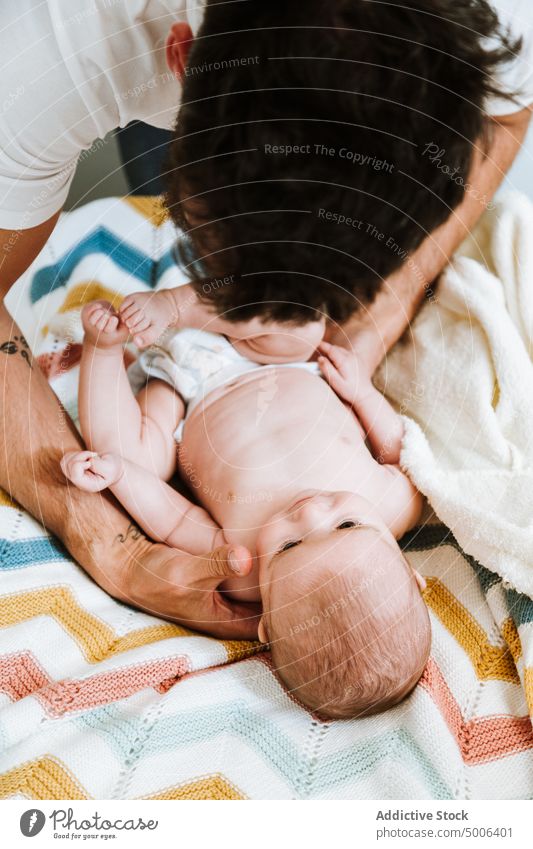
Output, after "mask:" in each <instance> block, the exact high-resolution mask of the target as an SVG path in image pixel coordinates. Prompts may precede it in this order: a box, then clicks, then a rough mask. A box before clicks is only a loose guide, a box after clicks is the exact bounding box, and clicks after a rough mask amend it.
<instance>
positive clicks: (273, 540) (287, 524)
mask: <svg viewBox="0 0 533 849" xmlns="http://www.w3.org/2000/svg"><path fill="white" fill-rule="evenodd" d="M361 526H370V527H373V528H376V529H377V530H379V531H380V532H383V533H384V534H388V535H389V536H391V534H390V531H389V529H388V528H387V527H386V525H385V524H384V522H383V520H382V519H381V516H380V515H379V513H378V512H377V511H376V510H375V509H374V507H373V506H372V504H371V503H370V502H369V501H367V500H366V498H363V497H362V496H360V495H356V494H355V493H353V492H327V491H320V490H316V489H314V490H307V491H306V492H302V493H300V494H299V495H298V497H297V498H296V499H295V500H294V502H293V503H292V504H290V505H289V506H288V507H286V508H285V509H284V510H281V511H280V512H279V513H274V514H273V515H272V516H271V517H270V518H269V519H268V521H267V522H266V523H265V524H264V525H263V526H262V527H261V528H260V529H259V533H258V535H257V540H256V548H257V554H258V557H259V563H260V568H261V567H262V571H263V572H264V571H265V569H266V567H267V565H269V564H271V563H272V561H273V560H274V559H276V558H278V557H280V556H281V555H284V554H285V553H286V552H288V551H290V550H291V549H293V548H296V547H297V546H301V545H303V546H308V545H311V544H314V543H317V542H320V541H324V542H327V541H328V540H329V541H330V542H333V538H334V537H335V536H336V534H338V533H339V532H343V531H354V530H356V529H357V528H360V527H361ZM391 538H392V539H394V538H393V537H392V536H391Z"/></svg>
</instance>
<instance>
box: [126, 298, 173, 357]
mask: <svg viewBox="0 0 533 849" xmlns="http://www.w3.org/2000/svg"><path fill="white" fill-rule="evenodd" d="M119 313H120V317H121V319H122V321H123V322H124V324H125V325H126V327H127V328H128V330H129V331H130V333H131V334H132V336H133V341H134V342H135V344H136V345H137V346H138V347H139V348H146V347H148V346H149V345H153V344H154V342H157V340H158V339H159V338H160V336H161V335H162V333H164V331H165V330H166V329H167V327H170V326H172V325H173V324H175V323H176V321H177V319H178V314H177V309H176V305H175V303H174V299H173V297H172V294H171V292H170V290H168V289H161V290H160V291H159V292H134V293H133V295H128V296H127V297H126V298H124V300H123V301H122V303H121V305H120V308H119Z"/></svg>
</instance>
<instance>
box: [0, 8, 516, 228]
mask: <svg viewBox="0 0 533 849" xmlns="http://www.w3.org/2000/svg"><path fill="white" fill-rule="evenodd" d="M204 2H205V0H1V5H2V11H1V17H0V228H4V229H7V230H17V229H25V228H28V227H34V226H36V225H37V224H40V223H42V222H43V221H46V220H47V219H48V218H50V216H51V215H53V214H54V213H55V212H57V210H58V209H60V208H61V207H62V206H63V203H64V202H65V199H66V197H67V194H68V190H69V186H70V183H71V181H72V177H73V175H74V171H75V168H76V163H77V160H78V158H79V156H80V153H81V152H82V151H84V150H88V149H89V148H90V147H91V145H92V144H93V143H94V141H95V140H96V139H98V138H102V137H103V136H105V135H106V134H107V133H108V132H109V131H110V130H113V129H115V128H116V127H124V126H125V125H126V124H127V123H129V121H132V120H133V119H139V120H142V121H145V122H146V123H148V124H152V125H153V126H155V127H162V128H166V129H170V128H171V127H172V126H173V125H174V122H175V120H176V115H177V111H178V106H179V101H180V95H181V85H180V83H179V82H178V81H177V80H176V79H175V77H174V76H173V75H172V74H171V72H170V71H169V69H168V67H167V64H166V59H165V41H166V37H167V35H168V32H169V30H170V27H171V25H172V24H173V23H174V22H176V21H182V22H188V23H189V24H190V26H191V29H192V31H193V33H194V34H196V33H197V32H198V29H199V26H200V24H201V20H202V16H203V11H204ZM531 2H532V0H492V5H493V6H494V7H495V8H496V10H497V11H498V13H499V17H500V20H501V22H502V23H503V24H504V25H509V26H510V27H511V28H512V32H513V34H514V35H522V36H523V38H524V47H523V50H522V52H521V54H520V55H519V57H518V58H517V59H516V60H515V61H513V62H512V63H509V65H508V66H506V67H505V68H504V69H503V72H502V73H501V74H500V83H503V85H505V86H506V87H508V88H509V90H511V89H512V90H515V89H516V88H522V90H523V94H522V97H521V100H520V103H519V104H518V105H515V104H513V103H508V102H506V101H504V100H502V99H501V98H494V99H493V100H492V101H491V102H490V103H488V104H487V110H486V111H487V112H488V113H489V114H492V115H501V114H509V113H511V112H514V111H517V110H519V109H521V108H522V107H523V106H526V105H529V104H530V103H533V20H532V17H533V15H532V11H531V8H530V6H531Z"/></svg>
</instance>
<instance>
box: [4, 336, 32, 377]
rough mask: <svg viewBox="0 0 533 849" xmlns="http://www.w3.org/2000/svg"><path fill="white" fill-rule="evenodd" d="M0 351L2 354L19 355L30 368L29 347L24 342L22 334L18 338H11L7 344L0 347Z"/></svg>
mask: <svg viewBox="0 0 533 849" xmlns="http://www.w3.org/2000/svg"><path fill="white" fill-rule="evenodd" d="M0 351H1V352H2V353H3V354H20V356H21V357H22V359H23V360H26V362H27V363H28V365H29V367H30V368H32V364H31V362H30V354H31V351H30V346H29V345H28V343H27V342H26V340H25V338H24V336H23V335H22V333H21V334H20V336H13V337H12V338H11V339H9V340H8V341H7V342H4V343H3V344H2V345H0Z"/></svg>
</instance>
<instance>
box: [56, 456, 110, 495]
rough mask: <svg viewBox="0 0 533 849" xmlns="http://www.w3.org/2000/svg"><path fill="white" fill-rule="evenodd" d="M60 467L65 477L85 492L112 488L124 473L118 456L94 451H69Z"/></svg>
mask: <svg viewBox="0 0 533 849" xmlns="http://www.w3.org/2000/svg"><path fill="white" fill-rule="evenodd" d="M60 465H61V469H62V471H63V474H64V475H65V477H66V478H68V480H70V481H72V483H73V484H75V485H76V486H77V487H78V488H79V489H84V490H85V491H86V492H101V490H102V489H107V487H108V486H113V484H114V483H116V482H117V481H118V480H120V478H121V477H122V475H123V473H124V464H123V461H122V457H120V455H119V454H98V453H97V452H96V451H69V453H68V454H64V455H63V457H62V459H61V462H60Z"/></svg>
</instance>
